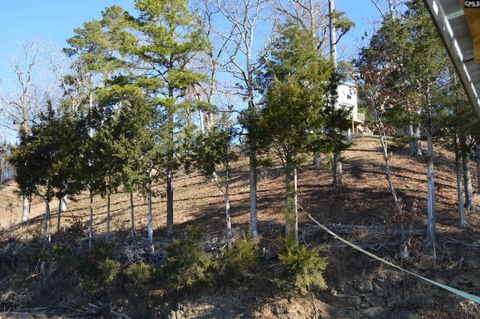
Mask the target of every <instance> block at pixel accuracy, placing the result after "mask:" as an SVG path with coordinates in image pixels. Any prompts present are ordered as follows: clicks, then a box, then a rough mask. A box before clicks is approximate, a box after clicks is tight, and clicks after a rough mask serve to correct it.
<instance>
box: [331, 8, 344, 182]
mask: <svg viewBox="0 0 480 319" xmlns="http://www.w3.org/2000/svg"><path fill="white" fill-rule="evenodd" d="M328 12H329V28H328V29H329V40H330V59H331V60H332V62H333V65H334V67H335V69H336V68H337V29H336V27H335V15H334V13H335V1H334V0H328ZM332 100H333V96H332ZM332 103H334V104H336V103H335V101H332ZM334 107H335V106H334ZM342 186H343V167H342V158H341V154H340V152H335V153H334V154H333V189H334V190H337V189H340V188H341V187H342Z"/></svg>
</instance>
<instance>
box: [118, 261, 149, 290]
mask: <svg viewBox="0 0 480 319" xmlns="http://www.w3.org/2000/svg"><path fill="white" fill-rule="evenodd" d="M154 271H155V269H154V268H153V267H152V266H150V265H149V264H145V263H143V262H142V263H139V264H131V265H130V266H129V267H128V268H126V269H125V271H124V275H125V277H126V281H127V284H128V285H129V286H130V287H131V288H132V289H133V290H140V291H141V290H143V289H145V286H146V285H148V284H150V283H151V280H152V278H153V275H154Z"/></svg>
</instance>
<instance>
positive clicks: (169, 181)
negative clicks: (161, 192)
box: [167, 169, 173, 237]
mask: <svg viewBox="0 0 480 319" xmlns="http://www.w3.org/2000/svg"><path fill="white" fill-rule="evenodd" d="M172 235H173V171H172V170H171V169H169V171H168V172H167V236H168V237H171V236H172Z"/></svg>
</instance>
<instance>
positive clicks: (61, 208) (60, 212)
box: [57, 197, 63, 233]
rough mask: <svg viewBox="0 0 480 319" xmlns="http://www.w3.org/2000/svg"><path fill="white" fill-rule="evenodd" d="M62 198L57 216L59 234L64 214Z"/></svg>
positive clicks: (59, 201)
mask: <svg viewBox="0 0 480 319" xmlns="http://www.w3.org/2000/svg"><path fill="white" fill-rule="evenodd" d="M62 198H63V197H60V199H59V200H58V215H57V233H60V220H61V218H62V212H63V205H62Z"/></svg>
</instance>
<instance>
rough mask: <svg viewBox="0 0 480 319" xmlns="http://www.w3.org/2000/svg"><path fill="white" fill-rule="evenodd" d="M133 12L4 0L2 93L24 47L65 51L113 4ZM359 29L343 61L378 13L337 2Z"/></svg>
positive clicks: (90, 1)
mask: <svg viewBox="0 0 480 319" xmlns="http://www.w3.org/2000/svg"><path fill="white" fill-rule="evenodd" d="M114 4H115V5H119V6H121V7H123V8H125V9H127V10H132V8H133V0H0V30H1V31H0V81H1V82H0V93H1V92H2V91H5V90H7V91H8V90H9V89H10V86H11V83H12V82H13V81H14V75H13V72H12V68H11V65H12V62H13V59H14V57H15V56H16V55H17V54H18V52H19V50H20V45H21V44H24V43H26V42H28V41H31V40H35V41H38V42H40V43H42V42H44V43H48V46H49V47H51V46H53V47H56V48H63V47H65V46H66V42H65V40H66V39H67V38H69V37H71V36H72V35H73V29H74V28H76V27H81V26H82V24H83V23H84V22H85V21H89V20H92V19H96V18H99V17H100V15H101V11H102V10H103V9H104V8H105V7H108V6H111V5H114ZM336 7H337V10H339V11H344V12H345V13H346V14H347V16H348V17H350V19H352V20H353V21H354V22H355V24H356V26H355V28H354V30H353V31H351V32H350V33H349V34H348V35H347V36H345V37H344V38H343V39H342V41H341V43H340V47H339V58H340V59H346V58H352V57H353V56H354V55H355V52H356V51H357V50H358V47H359V45H360V38H361V36H362V35H363V34H364V32H365V31H368V33H369V34H370V33H371V32H370V31H371V30H372V27H373V24H372V23H373V22H374V21H376V20H377V21H378V12H377V11H376V9H375V7H374V6H373V5H372V4H371V2H370V0H336Z"/></svg>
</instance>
